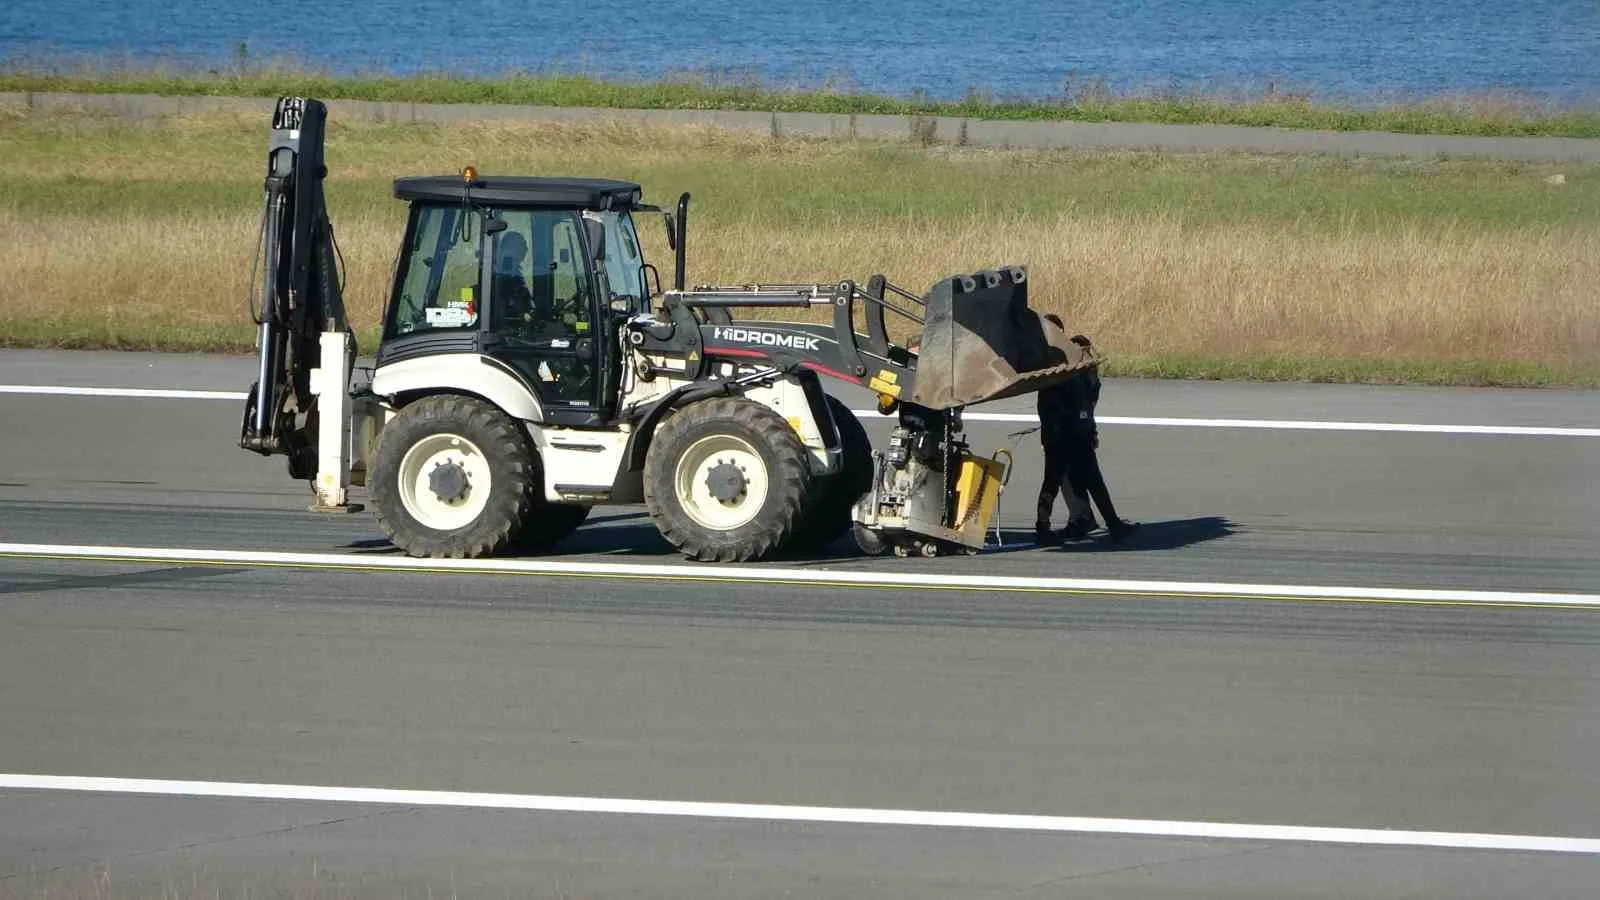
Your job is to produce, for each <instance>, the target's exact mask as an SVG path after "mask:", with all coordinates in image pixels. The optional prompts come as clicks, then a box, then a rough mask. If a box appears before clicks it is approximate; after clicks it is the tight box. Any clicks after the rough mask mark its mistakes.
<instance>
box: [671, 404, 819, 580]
mask: <svg viewBox="0 0 1600 900" xmlns="http://www.w3.org/2000/svg"><path fill="white" fill-rule="evenodd" d="M810 490H811V470H810V468H809V467H808V466H807V464H806V449H805V447H804V446H803V445H802V444H801V443H800V439H799V438H798V437H797V436H796V435H795V433H794V429H792V428H790V427H789V423H788V422H786V421H784V420H783V418H782V417H781V416H779V415H778V414H777V413H775V412H773V411H772V410H770V409H768V408H767V407H765V406H762V405H761V404H759V403H756V402H754V401H752V400H746V399H743V398H729V397H718V398H714V399H710V400H701V401H699V402H697V403H691V404H690V405H688V406H686V407H684V408H683V409H681V410H678V411H677V412H674V413H673V414H672V415H670V416H669V417H668V418H667V419H666V420H665V421H663V422H662V423H661V425H660V426H659V428H658V430H657V432H656V434H655V437H654V438H653V439H652V440H651V441H650V450H649V453H648V454H647V455H646V457H645V470H644V499H645V504H646V506H647V507H648V508H649V510H650V516H651V518H652V519H654V520H655V523H656V527H657V528H658V529H660V531H661V534H662V536H663V537H665V538H666V539H667V541H668V542H669V543H671V544H672V545H673V546H674V547H677V548H678V549H679V550H680V551H681V552H682V553H683V554H684V555H685V556H688V557H690V558H691V559H698V560H703V561H707V562H745V561H749V560H754V559H760V558H762V557H765V556H767V555H769V554H771V553H772V552H773V551H774V550H776V549H777V548H779V547H781V546H783V545H784V544H785V543H787V542H788V541H789V540H790V539H791V537H792V536H793V534H794V531H795V528H796V527H797V525H798V523H799V521H800V517H801V515H802V513H803V512H804V499H805V497H806V495H807V494H808V493H809V492H810Z"/></svg>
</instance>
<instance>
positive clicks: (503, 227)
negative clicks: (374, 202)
mask: <svg viewBox="0 0 1600 900" xmlns="http://www.w3.org/2000/svg"><path fill="white" fill-rule="evenodd" d="M394 192H395V196H396V197H398V198H400V199H402V200H406V201H408V202H409V203H410V207H411V209H410V217H409V220H408V222H407V224H406V230H405V237H404V242H403V243H402V244H401V247H400V254H399V261H398V265H397V267H396V269H395V281H394V285H393V288H392V291H391V294H390V297H389V301H388V304H387V307H386V308H385V310H384V317H383V340H382V344H381V345H380V347H379V348H378V356H377V362H378V365H379V367H383V366H386V365H390V364H393V363H398V362H402V361H404V360H408V359H421V358H424V357H436V356H438V355H439V354H449V353H465V354H474V355H478V356H480V357H482V358H484V359H485V360H487V361H488V364H491V365H495V366H498V367H501V368H503V369H504V370H505V371H506V372H507V373H508V374H511V375H512V376H513V377H515V378H516V379H517V380H518V381H520V382H522V383H523V384H525V385H526V386H527V387H528V388H529V389H530V390H531V391H532V392H533V394H534V395H535V396H536V398H537V401H538V404H539V406H540V407H541V409H542V410H543V412H544V419H545V421H547V422H550V423H552V424H565V425H575V426H584V425H597V424H601V423H603V422H605V421H607V420H609V418H610V416H611V415H612V414H613V413H614V412H615V409H614V407H615V403H616V396H617V391H616V387H617V384H618V379H619V377H620V374H621V366H622V360H621V357H620V348H619V345H618V342H617V330H618V328H619V327H620V326H621V323H622V322H624V321H626V319H628V318H629V317H631V316H634V315H636V314H638V313H641V312H645V311H647V310H648V309H649V306H650V298H651V291H650V283H651V280H652V277H653V280H654V282H655V284H656V285H657V289H658V290H659V284H660V276H659V275H657V274H656V273H655V271H654V269H653V268H652V267H651V266H649V265H648V264H647V263H645V261H644V255H643V251H642V249H641V247H640V243H639V236H638V233H637V231H636V229H635V226H634V221H633V216H632V213H633V212H635V211H639V210H645V209H651V210H654V209H656V208H655V207H649V206H646V205H644V204H643V203H642V202H641V201H642V191H641V190H640V187H639V185H637V184H633V183H631V182H626V181H615V180H610V179H597V178H581V179H580V178H524V177H498V176H479V175H478V174H477V173H476V172H475V171H473V170H472V169H470V168H469V169H467V170H466V171H465V172H464V173H463V174H462V175H461V176H460V177H453V176H434V177H418V178H399V179H396V180H395V184H394Z"/></svg>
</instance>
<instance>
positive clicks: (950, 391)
mask: <svg viewBox="0 0 1600 900" xmlns="http://www.w3.org/2000/svg"><path fill="white" fill-rule="evenodd" d="M924 299H925V301H926V303H927V310H926V316H925V319H924V322H923V328H922V337H921V347H920V348H918V350H917V378H916V382H915V385H914V386H913V388H912V391H911V395H910V396H909V397H908V398H906V399H909V400H910V401H911V402H912V403H916V404H918V405H921V406H926V407H928V408H930V409H949V408H951V407H956V406H967V405H970V404H974V403H983V402H985V401H988V400H999V399H1001V398H1003V397H1015V396H1017V395H1019V394H1027V393H1032V392H1034V391H1039V390H1043V389H1044V388H1047V387H1050V386H1052V385H1056V384H1060V383H1061V382H1063V381H1066V380H1067V379H1068V378H1070V377H1071V376H1072V375H1073V373H1075V372H1078V371H1080V370H1083V369H1087V368H1092V367H1094V366H1096V365H1099V361H1098V359H1096V358H1095V357H1094V355H1093V354H1092V353H1090V352H1088V351H1085V350H1084V349H1083V348H1082V347H1079V346H1078V345H1077V344H1074V343H1073V342H1072V341H1070V340H1069V339H1068V335H1067V333H1066V332H1065V331H1063V330H1062V329H1060V328H1058V327H1057V326H1056V325H1055V324H1054V323H1052V322H1049V321H1047V320H1045V319H1043V318H1042V317H1040V316H1039V314H1038V313H1036V312H1034V311H1033V310H1031V309H1029V308H1028V278H1027V271H1026V270H1025V269H1023V268H1022V267H1021V266H1008V267H1006V268H1002V269H997V270H986V271H983V272H976V273H974V274H972V275H954V276H951V277H949V278H946V279H944V280H943V281H941V282H939V283H938V284H935V285H934V286H933V288H932V289H931V290H929V291H928V293H927V295H926V297H925V298H924Z"/></svg>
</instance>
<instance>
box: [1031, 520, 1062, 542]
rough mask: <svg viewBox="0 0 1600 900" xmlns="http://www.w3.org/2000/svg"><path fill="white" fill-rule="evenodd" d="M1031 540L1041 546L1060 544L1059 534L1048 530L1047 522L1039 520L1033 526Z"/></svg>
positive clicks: (1048, 524)
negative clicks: (1039, 521)
mask: <svg viewBox="0 0 1600 900" xmlns="http://www.w3.org/2000/svg"><path fill="white" fill-rule="evenodd" d="M1033 542H1034V543H1036V544H1038V545H1039V546H1041V547H1059V546H1061V535H1060V534H1057V533H1056V532H1054V531H1051V530H1050V523H1049V522H1041V523H1039V524H1036V525H1034V526H1033Z"/></svg>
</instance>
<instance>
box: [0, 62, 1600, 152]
mask: <svg viewBox="0 0 1600 900" xmlns="http://www.w3.org/2000/svg"><path fill="white" fill-rule="evenodd" d="M0 91H60V92H83V93H141V94H165V95H213V96H248V97H270V96H278V95H282V94H299V95H308V96H315V97H320V98H324V99H335V100H338V99H343V100H384V101H407V102H415V103H503V104H531V105H541V106H592V107H610V108H632V109H717V110H770V111H779V112H820V113H857V114H898V115H942V116H958V117H967V118H976V119H1010V120H1064V121H1089V122H1160V123H1174V124H1214V125H1255V126H1267V127H1278V128H1294V129H1328V130H1336V131H1390V132H1404V133H1411V134H1455V135H1481V136H1563V137H1600V109H1595V108H1592V107H1574V108H1562V107H1556V106H1551V105H1549V104H1541V103H1535V102H1531V101H1528V100H1525V99H1519V98H1516V97H1512V96H1494V95H1483V96H1463V97H1434V98H1422V99H1416V100H1410V101H1402V102H1397V103H1393V104H1389V105H1384V106H1380V107H1372V108H1361V107H1356V106H1354V105H1349V104H1340V103H1333V102H1321V101H1318V100H1316V99H1314V98H1312V97H1310V96H1307V95H1303V94H1300V95H1283V94H1273V95H1267V96H1244V95H1237V94H1236V95H1232V96H1230V95H1225V94H1214V95H1208V94H1201V93H1177V92H1173V93H1170V94H1163V95H1117V94H1114V93H1112V92H1110V91H1108V90H1106V89H1105V88H1104V87H1102V86H1100V85H1097V84H1087V85H1083V86H1078V87H1071V86H1068V87H1066V88H1064V89H1063V91H1062V94H1061V95H1060V96H1057V97H1053V98H1048V99H1029V100H1011V99H1005V98H996V97H993V96H991V95H989V94H987V93H983V92H979V91H969V92H968V95H967V96H966V97H965V98H963V99H961V100H954V101H951V100H943V101H941V100H932V99H928V98H924V97H894V96H886V95H881V94H870V93H856V92H847V91H835V90H829V89H821V88H811V87H805V88H794V89H779V88H774V87H770V86H765V85H761V84H721V83H717V82H714V81H711V80H708V79H705V78H701V77H695V76H683V77H679V78H675V79H668V80H661V81H611V80H602V79H598V78H591V77H586V76H582V75H563V74H526V73H508V74H505V75H503V76H499V77H493V78H490V77H473V76H466V75H457V74H449V73H439V74H424V75H415V76H404V77H397V76H382V75H349V76H340V75H332V74H328V73H325V72H318V71H315V70H312V69H307V68H302V67H296V66H293V65H290V66H272V67H266V68H253V67H250V66H248V65H241V66H237V67H234V68H233V69H213V70H204V69H196V68H194V67H192V66H191V67H184V66H148V67H118V66H109V65H94V64H78V65H75V66H73V67H72V68H70V69H67V70H65V71H62V70H60V69H59V67H56V66H50V65H44V64H39V63H27V62H23V63H15V62H14V63H11V64H10V65H8V66H5V67H3V68H0Z"/></svg>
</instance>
